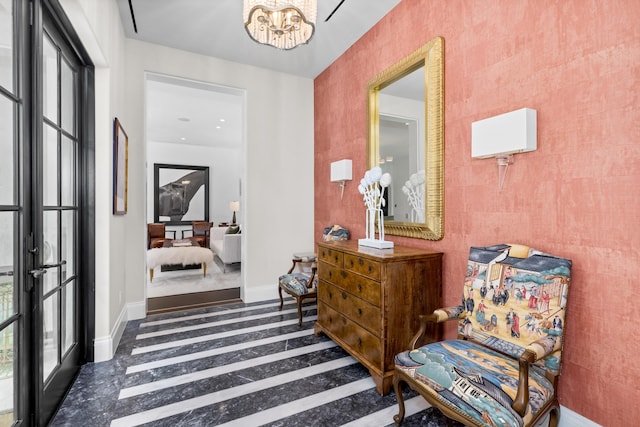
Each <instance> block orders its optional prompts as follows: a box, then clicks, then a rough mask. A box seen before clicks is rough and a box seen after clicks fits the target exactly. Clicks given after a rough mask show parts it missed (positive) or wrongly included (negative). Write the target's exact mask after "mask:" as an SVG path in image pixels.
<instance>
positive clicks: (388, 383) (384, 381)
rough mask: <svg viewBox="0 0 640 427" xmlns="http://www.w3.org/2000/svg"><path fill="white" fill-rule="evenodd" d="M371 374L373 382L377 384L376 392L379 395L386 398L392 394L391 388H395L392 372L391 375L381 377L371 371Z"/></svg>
mask: <svg viewBox="0 0 640 427" xmlns="http://www.w3.org/2000/svg"><path fill="white" fill-rule="evenodd" d="M369 374H371V378H373V382H374V383H375V384H376V391H377V392H378V394H379V395H381V396H384V395H387V394H389V392H391V388H392V387H393V371H391V373H390V375H386V374H385V375H380V374H378V373H375V372H373V371H371V370H369Z"/></svg>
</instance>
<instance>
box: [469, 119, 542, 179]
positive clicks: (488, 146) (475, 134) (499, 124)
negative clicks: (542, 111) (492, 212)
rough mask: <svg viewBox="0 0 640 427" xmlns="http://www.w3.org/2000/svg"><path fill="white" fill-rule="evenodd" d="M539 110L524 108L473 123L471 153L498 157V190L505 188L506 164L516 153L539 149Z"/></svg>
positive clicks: (485, 156) (484, 157)
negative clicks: (537, 127)
mask: <svg viewBox="0 0 640 427" xmlns="http://www.w3.org/2000/svg"><path fill="white" fill-rule="evenodd" d="M536 126H537V111H536V110H533V109H531V108H522V109H520V110H515V111H511V112H509V113H504V114H500V115H498V116H493V117H489V118H488V119H484V120H479V121H477V122H473V123H471V157H472V158H474V159H486V158H489V157H495V158H496V160H497V164H498V190H499V191H502V188H503V186H504V179H505V176H506V175H507V167H508V166H509V165H510V164H512V163H513V155H514V154H515V153H524V152H527V151H534V150H536V149H537V145H538V142H537V140H538V137H537V129H536Z"/></svg>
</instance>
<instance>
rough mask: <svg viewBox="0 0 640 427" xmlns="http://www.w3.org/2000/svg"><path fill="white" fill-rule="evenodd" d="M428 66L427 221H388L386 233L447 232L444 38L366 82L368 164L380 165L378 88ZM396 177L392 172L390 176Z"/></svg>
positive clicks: (429, 235)
mask: <svg viewBox="0 0 640 427" xmlns="http://www.w3.org/2000/svg"><path fill="white" fill-rule="evenodd" d="M423 66H424V69H425V73H424V82H425V123H426V130H425V141H424V143H425V150H424V153H425V159H424V165H425V195H424V196H425V214H424V218H425V222H424V223H412V222H401V221H385V224H384V231H385V233H386V234H391V235H396V236H405V237H412V238H417V239H426V240H440V239H442V238H443V236H444V39H443V38H442V37H436V38H434V39H432V40H430V41H429V42H427V43H426V44H425V45H424V46H422V47H421V48H420V49H418V50H416V51H415V52H413V53H411V54H410V55H408V56H407V57H405V58H403V59H402V60H400V61H398V62H397V63H396V64H394V65H392V66H391V67H389V68H387V69H386V70H384V71H383V72H381V73H380V74H378V75H377V76H375V77H374V78H373V79H371V80H370V81H369V82H368V84H367V98H368V103H367V114H368V116H369V141H368V147H367V151H368V164H369V169H371V168H373V167H374V166H378V159H379V151H380V150H379V147H380V120H379V119H380V114H379V92H380V90H381V89H383V88H385V87H387V86H389V85H390V84H392V83H393V82H396V81H398V80H399V79H401V78H403V77H404V76H406V75H408V74H410V73H412V72H413V71H415V70H417V69H418V68H420V67H423ZM391 178H392V179H393V178H394V177H393V176H392V177H391Z"/></svg>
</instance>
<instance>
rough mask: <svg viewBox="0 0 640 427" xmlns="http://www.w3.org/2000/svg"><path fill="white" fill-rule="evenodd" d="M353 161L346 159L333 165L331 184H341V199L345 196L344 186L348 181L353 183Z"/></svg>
mask: <svg viewBox="0 0 640 427" xmlns="http://www.w3.org/2000/svg"><path fill="white" fill-rule="evenodd" d="M351 166H352V162H351V160H348V159H344V160H338V161H337V162H332V163H331V182H339V183H340V199H342V196H343V195H344V186H345V184H346V182H347V181H351V179H352V175H351Z"/></svg>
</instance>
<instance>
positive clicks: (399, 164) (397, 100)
mask: <svg viewBox="0 0 640 427" xmlns="http://www.w3.org/2000/svg"><path fill="white" fill-rule="evenodd" d="M443 48H444V40H443V39H442V38H440V37H438V38H435V39H433V40H431V41H429V42H428V43H426V44H425V45H424V46H423V47H421V48H420V49H418V50H416V51H415V52H413V53H412V54H410V55H408V56H407V57H405V58H403V59H401V60H400V61H398V62H397V63H396V64H394V65H392V66H391V67H389V68H388V69H387V70H385V71H383V72H382V73H380V74H379V75H378V76H376V77H375V78H373V79H372V80H371V81H369V84H368V97H369V100H368V111H369V145H368V158H369V168H371V167H374V166H380V167H381V168H382V171H383V172H389V173H390V174H391V176H392V184H391V186H390V187H389V192H388V196H387V203H386V207H385V211H384V215H385V232H386V233H387V234H393V235H399V236H407V237H416V238H421V239H430V240H440V239H442V237H443V222H444V220H443V212H444V206H443V204H444V203H443V199H444V188H443V187H444V176H443V164H444V141H443V105H444V99H443V97H444V84H443V80H444V60H443V50H444V49H443Z"/></svg>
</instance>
